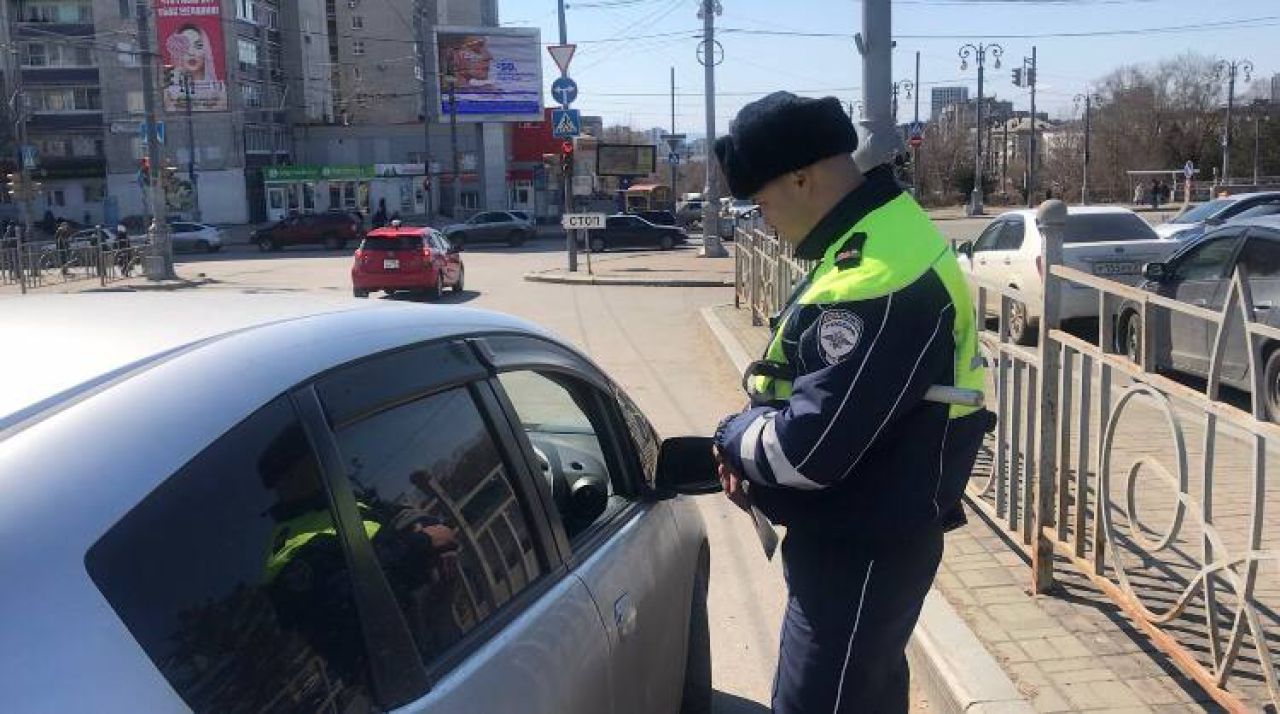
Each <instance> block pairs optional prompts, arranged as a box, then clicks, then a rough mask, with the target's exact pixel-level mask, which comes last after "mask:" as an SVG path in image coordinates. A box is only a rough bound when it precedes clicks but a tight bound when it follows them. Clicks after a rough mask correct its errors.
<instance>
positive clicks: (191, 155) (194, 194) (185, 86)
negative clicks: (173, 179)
mask: <svg viewBox="0 0 1280 714" xmlns="http://www.w3.org/2000/svg"><path fill="white" fill-rule="evenodd" d="M169 71H171V72H172V71H173V69H172V68H169ZM182 98H183V99H184V100H185V101H186V105H187V106H186V115H187V182H188V183H190V184H191V220H193V221H196V222H199V221H200V184H198V183H196V130H195V126H194V124H193V122H192V121H191V75H189V74H187V73H185V72H183V73H182Z"/></svg>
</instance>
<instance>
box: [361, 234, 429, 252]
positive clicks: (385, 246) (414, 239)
mask: <svg viewBox="0 0 1280 714" xmlns="http://www.w3.org/2000/svg"><path fill="white" fill-rule="evenodd" d="M421 249H422V238H420V237H418V236H414V235H390V236H366V237H365V239H364V240H362V241H360V250H366V251H381V252H389V251H396V250H421Z"/></svg>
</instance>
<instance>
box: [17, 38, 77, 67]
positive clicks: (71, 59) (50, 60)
mask: <svg viewBox="0 0 1280 714" xmlns="http://www.w3.org/2000/svg"><path fill="white" fill-rule="evenodd" d="M22 66H23V67H92V66H93V52H92V51H91V50H90V49H89V48H88V47H85V46H69V45H62V44H56V43H51V44H48V45H46V44H43V43H40V42H27V43H24V44H23V45H22Z"/></svg>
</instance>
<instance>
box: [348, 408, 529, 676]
mask: <svg viewBox="0 0 1280 714" xmlns="http://www.w3.org/2000/svg"><path fill="white" fill-rule="evenodd" d="M337 437H338V443H339V448H340V449H341V452H342V458H343V463H344V465H345V468H346V472H347V478H348V479H349V481H350V482H351V486H352V488H353V490H354V491H355V495H356V501H357V503H358V504H359V506H360V508H361V509H363V510H364V511H365V512H366V513H370V514H374V515H375V520H376V521H377V522H379V523H382V524H383V528H382V529H380V530H378V531H377V532H376V533H372V534H371V536H370V540H371V542H372V545H373V548H374V552H375V553H376V555H377V558H378V561H379V562H380V563H381V564H382V568H383V570H384V571H385V572H386V575H387V579H388V581H389V582H390V585H391V589H392V591H393V592H394V593H395V597H396V600H397V601H398V602H399V604H400V608H401V610H402V611H403V613H404V617H405V621H406V622H407V623H408V625H409V629H410V631H411V632H412V634H413V639H414V642H415V643H416V644H417V647H418V650H419V651H420V652H421V654H422V658H423V661H424V662H425V663H426V664H427V665H428V666H430V665H431V664H432V663H433V662H437V661H438V660H439V659H440V657H441V656H442V655H444V654H445V653H446V652H448V650H449V649H450V648H451V647H452V646H453V645H454V644H456V643H457V642H458V641H459V640H461V639H462V638H463V637H464V636H466V635H467V633H469V632H471V631H472V630H474V629H475V628H476V627H477V626H478V625H479V624H481V623H482V622H484V621H485V620H486V619H487V618H489V617H490V616H492V615H493V614H494V613H495V612H497V611H498V610H499V609H500V608H502V606H503V605H505V604H506V603H507V602H508V601H510V600H511V599H512V598H513V597H515V596H516V595H518V594H519V593H520V592H521V591H522V590H524V589H525V588H526V587H528V586H529V585H530V584H531V583H533V582H534V581H535V580H537V579H538V578H539V577H541V576H542V575H543V573H544V572H546V567H545V562H544V560H543V559H541V558H540V557H539V555H538V553H537V552H536V550H535V548H534V545H533V540H532V537H531V535H530V533H531V530H530V528H529V525H528V523H529V522H528V517H527V515H526V512H525V508H524V507H523V505H522V503H521V501H520V500H519V498H518V496H517V495H516V492H515V489H514V487H513V484H512V482H511V476H510V474H509V472H508V469H507V466H506V464H505V463H504V462H503V460H502V458H501V455H500V452H499V451H498V447H497V445H496V444H495V442H494V439H493V437H492V436H491V435H490V432H489V428H488V427H487V426H486V424H485V421H484V418H483V417H482V416H481V413H480V411H479V409H478V407H477V406H476V404H475V402H474V400H473V399H472V397H471V394H470V392H468V391H467V389H466V388H458V389H453V390H450V391H447V392H442V393H439V394H435V395H433V396H429V397H425V398H422V399H418V400H416V401H413V402H410V403H408V404H403V405H401V406H398V407H395V408H392V409H388V410H386V411H383V412H380V413H378V414H375V415H374V416H371V417H369V418H367V419H362V420H360V421H357V422H355V423H353V424H351V425H349V426H346V427H344V428H342V429H341V430H340V431H338V432H337Z"/></svg>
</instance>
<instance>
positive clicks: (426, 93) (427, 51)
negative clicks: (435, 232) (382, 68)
mask: <svg viewBox="0 0 1280 714" xmlns="http://www.w3.org/2000/svg"><path fill="white" fill-rule="evenodd" d="M414 4H415V6H416V7H415V8H414V13H413V18H414V23H415V25H416V27H415V28H414V29H415V30H416V32H415V36H416V37H417V38H418V65H419V66H420V67H421V68H422V70H421V73H422V173H423V175H424V176H426V181H427V186H428V188H425V193H426V194H427V195H426V198H427V220H428V221H430V219H431V213H432V208H433V206H432V205H431V189H430V188H429V187H430V186H431V123H432V122H431V117H432V115H433V114H435V113H436V109H437V107H436V106H434V105H435V102H433V101H432V100H431V81H430V78H432V77H435V76H436V73H435V72H433V71H432V67H431V43H430V42H429V41H428V40H430V39H431V36H430V28H431V27H433V26H434V25H435V24H436V12H435V10H436V8H435V2H434V0H416V2H415V3H414Z"/></svg>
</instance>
